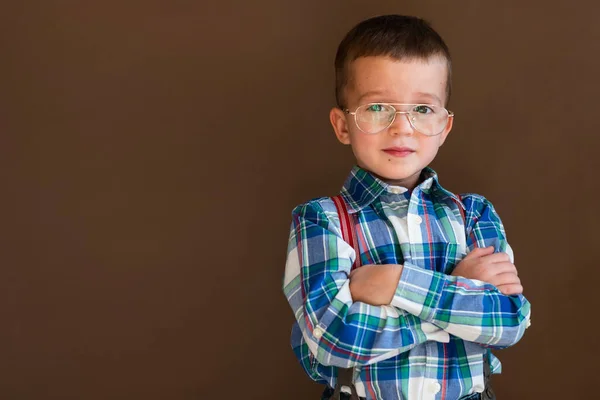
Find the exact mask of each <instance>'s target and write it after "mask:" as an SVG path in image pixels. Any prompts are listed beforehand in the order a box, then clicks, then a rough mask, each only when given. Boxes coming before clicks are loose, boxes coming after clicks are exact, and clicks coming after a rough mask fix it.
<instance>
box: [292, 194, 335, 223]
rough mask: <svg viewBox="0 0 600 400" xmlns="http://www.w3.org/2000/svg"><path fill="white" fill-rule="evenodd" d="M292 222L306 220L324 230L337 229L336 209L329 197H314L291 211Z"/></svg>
mask: <svg viewBox="0 0 600 400" xmlns="http://www.w3.org/2000/svg"><path fill="white" fill-rule="evenodd" d="M292 218H293V219H294V221H296V222H297V221H298V220H308V221H311V222H313V223H316V224H318V225H321V226H323V227H324V228H327V229H330V228H331V227H332V226H333V227H335V228H337V227H339V216H338V213H337V208H336V207H335V203H334V202H333V200H332V199H331V197H316V198H314V199H311V200H309V201H307V202H304V203H302V204H299V205H297V206H296V207H294V209H293V210H292Z"/></svg>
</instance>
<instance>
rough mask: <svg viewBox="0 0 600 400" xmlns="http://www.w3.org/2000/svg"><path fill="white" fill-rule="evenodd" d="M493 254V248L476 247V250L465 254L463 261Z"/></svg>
mask: <svg viewBox="0 0 600 400" xmlns="http://www.w3.org/2000/svg"><path fill="white" fill-rule="evenodd" d="M493 252H494V246H488V247H477V248H475V249H473V250H472V251H471V252H470V253H469V254H467V256H466V257H465V259H467V258H477V257H483V256H485V255H488V254H492V253H493Z"/></svg>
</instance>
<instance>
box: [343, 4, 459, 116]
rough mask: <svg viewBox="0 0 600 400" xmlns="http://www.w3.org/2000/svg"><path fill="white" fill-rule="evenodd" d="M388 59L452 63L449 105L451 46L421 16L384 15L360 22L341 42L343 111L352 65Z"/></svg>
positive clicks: (447, 86) (448, 88)
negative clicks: (438, 58) (440, 59)
mask: <svg viewBox="0 0 600 400" xmlns="http://www.w3.org/2000/svg"><path fill="white" fill-rule="evenodd" d="M369 56H385V57H391V58H393V59H396V60H403V59H428V58H429V57H432V56H442V57H443V58H445V59H446V61H447V63H448V77H447V79H446V104H447V103H448V100H449V99H450V91H451V88H452V84H451V82H452V81H451V78H452V64H451V59H450V51H449V50H448V46H446V43H444V41H443V40H442V37H441V36H440V35H439V34H438V33H437V32H436V31H435V30H433V28H432V27H431V25H430V24H429V23H428V22H427V21H425V20H423V19H421V18H418V17H412V16H405V15H381V16H378V17H373V18H369V19H367V20H365V21H362V22H360V23H359V24H358V25H356V26H355V27H354V28H352V29H351V30H350V31H349V32H348V33H347V34H346V36H345V37H344V39H343V40H342V42H341V43H340V45H339V47H338V50H337V53H336V55H335V98H336V101H337V105H338V107H340V108H343V103H344V99H343V90H344V87H345V86H346V85H347V84H348V64H349V63H350V62H352V61H354V60H356V59H357V58H360V57H369Z"/></svg>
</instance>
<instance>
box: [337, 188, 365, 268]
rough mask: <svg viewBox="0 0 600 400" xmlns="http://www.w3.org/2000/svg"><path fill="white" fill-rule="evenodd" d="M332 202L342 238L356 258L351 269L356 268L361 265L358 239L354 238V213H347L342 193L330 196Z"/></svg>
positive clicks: (355, 222)
mask: <svg viewBox="0 0 600 400" xmlns="http://www.w3.org/2000/svg"><path fill="white" fill-rule="evenodd" d="M332 200H333V203H334V204H335V208H337V212H338V215H339V217H340V227H341V229H342V238H343V239H344V241H345V242H346V243H348V244H349V245H350V246H352V248H353V249H354V251H355V252H356V260H355V261H354V264H353V265H352V269H355V268H358V267H360V266H361V262H360V251H359V249H358V240H357V239H356V234H355V231H354V230H355V229H356V224H357V223H358V221H357V219H356V214H350V213H348V208H347V207H346V202H345V201H344V198H343V197H342V195H341V194H340V195H337V196H334V197H332Z"/></svg>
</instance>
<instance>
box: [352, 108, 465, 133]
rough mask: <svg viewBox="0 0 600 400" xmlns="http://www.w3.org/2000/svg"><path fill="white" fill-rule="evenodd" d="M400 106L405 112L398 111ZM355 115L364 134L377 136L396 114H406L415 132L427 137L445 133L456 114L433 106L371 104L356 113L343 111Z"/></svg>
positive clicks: (357, 123)
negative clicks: (447, 125)
mask: <svg viewBox="0 0 600 400" xmlns="http://www.w3.org/2000/svg"><path fill="white" fill-rule="evenodd" d="M394 106H400V107H401V108H402V109H404V111H398V109H396V107H394ZM343 111H344V112H345V113H346V114H350V115H354V122H355V123H356V126H357V127H358V129H360V130H361V131H362V132H364V133H368V134H376V133H379V132H381V131H383V130H385V129H387V128H389V127H390V125H392V124H393V123H394V120H395V119H396V114H404V115H406V118H408V122H409V123H410V125H411V126H412V127H413V129H414V130H416V131H418V132H421V133H422V134H424V135H427V136H436V135H439V134H440V133H442V132H443V131H444V129H445V128H446V124H447V123H448V119H449V118H450V117H454V113H453V112H451V111H448V110H446V109H445V108H444V107H440V106H435V105H433V104H405V103H392V104H390V103H369V104H364V105H362V106H358V108H357V109H356V111H354V112H350V111H349V110H348V109H345V110H343Z"/></svg>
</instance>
